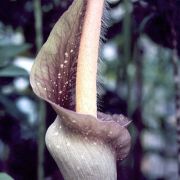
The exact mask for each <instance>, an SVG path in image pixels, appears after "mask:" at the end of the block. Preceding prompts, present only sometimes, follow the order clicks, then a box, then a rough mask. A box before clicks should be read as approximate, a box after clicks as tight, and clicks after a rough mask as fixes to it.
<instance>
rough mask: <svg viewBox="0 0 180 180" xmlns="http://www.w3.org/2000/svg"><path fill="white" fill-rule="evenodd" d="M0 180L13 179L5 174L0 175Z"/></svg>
mask: <svg viewBox="0 0 180 180" xmlns="http://www.w3.org/2000/svg"><path fill="white" fill-rule="evenodd" d="M0 180H13V178H12V177H11V176H9V175H8V174H6V173H0Z"/></svg>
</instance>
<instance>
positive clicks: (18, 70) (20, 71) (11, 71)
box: [0, 65, 28, 77]
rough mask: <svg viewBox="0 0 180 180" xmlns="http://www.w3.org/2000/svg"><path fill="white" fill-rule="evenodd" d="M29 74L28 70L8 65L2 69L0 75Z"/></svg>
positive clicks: (16, 75) (15, 75)
mask: <svg viewBox="0 0 180 180" xmlns="http://www.w3.org/2000/svg"><path fill="white" fill-rule="evenodd" d="M18 76H28V72H27V71H26V70H24V69H23V68H20V67H17V66H13V65H11V66H6V67H4V68H2V69H0V77H18Z"/></svg>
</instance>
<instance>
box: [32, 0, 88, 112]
mask: <svg viewBox="0 0 180 180" xmlns="http://www.w3.org/2000/svg"><path fill="white" fill-rule="evenodd" d="M85 5H86V1H84V0H74V1H73V3H72V5H71V6H70V7H69V9H68V10H67V11H66V12H65V13H64V14H63V15H62V16H61V18H60V19H59V20H58V22H57V23H56V24H55V26H54V28H53V30H52V31H51V33H50V36H49V38H48V40H47V42H46V43H45V44H44V45H43V47H42V48H41V50H40V52H39V54H38V56H37V57H36V60H35V63H34V65H33V68H32V71H31V75H30V82H31V86H32V88H33V90H34V92H35V93H36V94H37V95H38V96H39V97H41V98H43V99H45V100H46V101H51V102H53V103H56V104H58V105H60V106H63V107H65V108H68V109H74V105H75V99H74V95H75V80H76V64H77V62H76V61H77V56H78V49H79V43H80V36H81V26H82V23H83V17H84V14H85Z"/></svg>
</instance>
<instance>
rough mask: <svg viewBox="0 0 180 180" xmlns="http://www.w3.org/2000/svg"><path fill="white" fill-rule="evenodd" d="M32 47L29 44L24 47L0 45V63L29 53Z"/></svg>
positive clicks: (23, 45)
mask: <svg viewBox="0 0 180 180" xmlns="http://www.w3.org/2000/svg"><path fill="white" fill-rule="evenodd" d="M30 47H31V46H30V45H29V44H22V45H0V61H1V60H2V59H7V58H12V57H15V56H17V55H18V54H21V53H23V52H25V51H27V50H28V49H29V48H30Z"/></svg>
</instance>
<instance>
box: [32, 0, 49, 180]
mask: <svg viewBox="0 0 180 180" xmlns="http://www.w3.org/2000/svg"><path fill="white" fill-rule="evenodd" d="M34 18H35V32H36V50H37V52H38V51H39V50H40V48H41V46H42V43H43V33H42V11H41V1H40V0H34ZM45 117H46V108H45V103H44V102H43V101H40V102H39V126H38V180H44V166H43V164H44V148H45V141H44V136H45V127H46V122H45Z"/></svg>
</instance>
